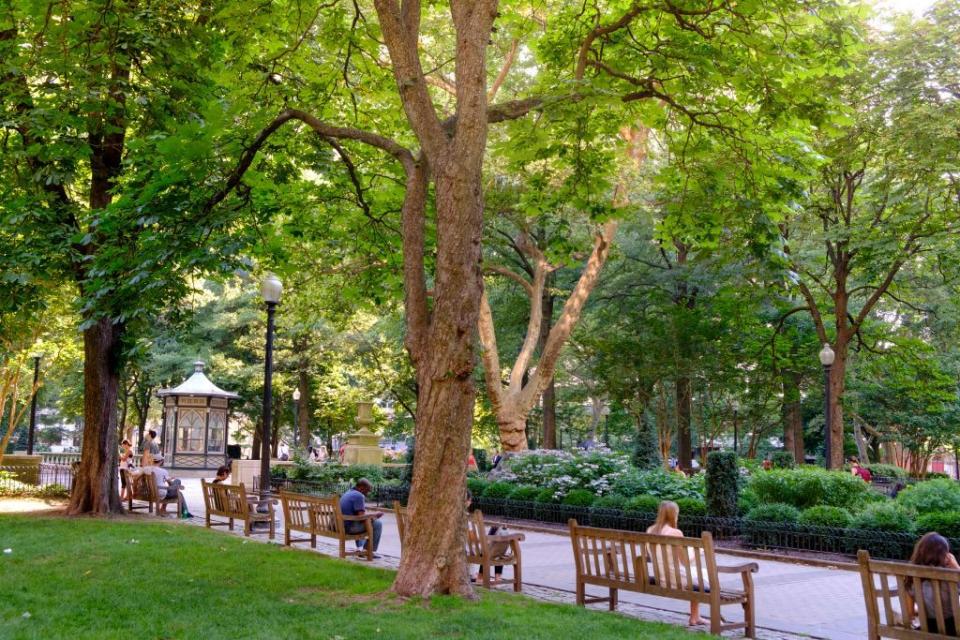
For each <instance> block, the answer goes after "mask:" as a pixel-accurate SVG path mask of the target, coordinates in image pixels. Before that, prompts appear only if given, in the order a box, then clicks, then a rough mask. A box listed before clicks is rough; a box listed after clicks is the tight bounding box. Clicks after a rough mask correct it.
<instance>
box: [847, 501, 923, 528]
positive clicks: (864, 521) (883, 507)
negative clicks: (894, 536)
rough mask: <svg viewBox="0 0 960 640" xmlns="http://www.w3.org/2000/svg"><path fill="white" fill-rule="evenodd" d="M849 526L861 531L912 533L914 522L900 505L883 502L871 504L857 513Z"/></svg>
mask: <svg viewBox="0 0 960 640" xmlns="http://www.w3.org/2000/svg"><path fill="white" fill-rule="evenodd" d="M850 528H852V529H860V530H863V531H886V532H890V533H913V530H914V524H913V521H912V520H911V519H910V514H909V513H908V512H907V511H906V510H905V509H903V508H902V507H901V506H900V505H896V504H892V503H883V504H872V505H870V506H868V507H867V508H866V509H864V510H863V511H862V512H861V513H859V514H857V515H856V516H855V517H854V518H853V522H851V523H850Z"/></svg>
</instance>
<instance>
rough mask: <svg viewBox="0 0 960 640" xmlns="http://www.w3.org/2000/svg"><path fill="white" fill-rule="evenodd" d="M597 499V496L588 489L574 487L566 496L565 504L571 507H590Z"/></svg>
mask: <svg viewBox="0 0 960 640" xmlns="http://www.w3.org/2000/svg"><path fill="white" fill-rule="evenodd" d="M594 500H596V496H594V495H593V494H592V493H590V492H589V491H587V490H586V489H573V490H572V491H570V493H568V494H567V495H566V497H564V499H563V504H565V505H569V506H571V507H589V506H590V505H592V504H593V501H594Z"/></svg>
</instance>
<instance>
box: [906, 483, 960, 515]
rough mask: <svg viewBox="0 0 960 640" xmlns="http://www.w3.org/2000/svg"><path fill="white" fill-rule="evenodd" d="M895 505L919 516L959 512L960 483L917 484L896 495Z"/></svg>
mask: <svg viewBox="0 0 960 640" xmlns="http://www.w3.org/2000/svg"><path fill="white" fill-rule="evenodd" d="M897 504H899V505H901V506H902V507H904V508H905V509H909V510H911V511H914V512H916V513H917V514H919V515H924V514H927V513H936V512H944V511H960V483H956V482H954V481H953V480H943V479H938V480H928V481H926V482H918V483H917V484H915V485H912V486H909V487H906V488H905V489H904V490H903V491H901V492H900V493H899V494H898V495H897Z"/></svg>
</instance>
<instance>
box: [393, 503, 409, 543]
mask: <svg viewBox="0 0 960 640" xmlns="http://www.w3.org/2000/svg"><path fill="white" fill-rule="evenodd" d="M393 512H394V513H395V514H396V516H397V535H398V536H400V548H401V549H403V545H404V539H405V538H406V537H407V529H408V528H409V527H410V514H409V512H408V511H407V508H406V507H402V506H400V501H399V500H394V501H393Z"/></svg>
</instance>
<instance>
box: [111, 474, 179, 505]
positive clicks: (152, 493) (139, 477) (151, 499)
mask: <svg viewBox="0 0 960 640" xmlns="http://www.w3.org/2000/svg"><path fill="white" fill-rule="evenodd" d="M120 472H121V473H126V474H127V486H128V487H129V488H130V490H129V491H128V492H127V510H128V511H133V510H134V509H146V510H147V511H148V513H153V512H154V507H156V512H157V515H160V505H165V504H177V497H176V496H174V497H172V498H167V497H166V496H164V497H163V498H161V497H160V491H159V490H158V489H157V477H156V476H155V475H153V473H151V472H146V471H141V472H140V473H130V472H129V471H128V470H127V469H121V470H120ZM134 500H137V501H138V502H146V504H145V505H134V504H133V501H134ZM175 513H176V512H175Z"/></svg>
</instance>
